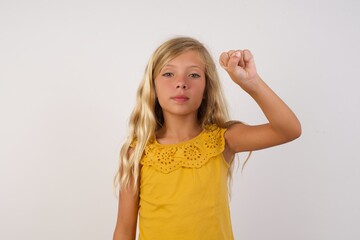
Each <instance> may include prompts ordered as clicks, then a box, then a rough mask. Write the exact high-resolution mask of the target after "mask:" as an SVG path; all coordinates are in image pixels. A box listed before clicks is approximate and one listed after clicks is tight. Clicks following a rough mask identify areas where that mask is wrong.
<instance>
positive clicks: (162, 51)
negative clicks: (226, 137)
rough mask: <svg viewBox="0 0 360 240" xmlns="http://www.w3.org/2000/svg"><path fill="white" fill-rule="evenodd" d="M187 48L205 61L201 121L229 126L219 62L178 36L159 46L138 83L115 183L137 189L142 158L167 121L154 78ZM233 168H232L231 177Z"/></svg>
mask: <svg viewBox="0 0 360 240" xmlns="http://www.w3.org/2000/svg"><path fill="white" fill-rule="evenodd" d="M187 51H197V52H198V53H199V54H200V56H201V57H202V59H203V61H204V64H205V77H206V86H205V92H204V100H203V102H202V103H201V105H200V107H199V109H198V121H199V124H201V125H202V127H203V129H206V127H207V126H208V125H209V124H216V125H217V126H219V127H222V128H226V127H228V124H227V122H228V120H229V115H228V111H227V106H226V103H225V99H224V97H223V92H222V88H221V85H220V80H219V76H218V73H217V70H216V65H215V63H214V61H213V59H212V57H211V55H210V53H209V52H208V50H207V49H206V48H205V47H204V45H203V44H202V43H200V42H199V41H197V40H195V39H193V38H189V37H177V38H173V39H170V40H168V41H166V42H164V43H163V44H162V45H160V46H159V47H158V48H157V49H156V50H155V52H154V53H153V54H152V56H151V58H150V60H149V62H148V64H147V66H146V69H145V73H144V76H143V79H142V81H141V83H140V85H139V88H138V91H137V95H136V105H135V108H134V110H133V111H132V113H131V117H130V121H129V133H128V137H127V139H126V141H125V143H124V144H123V145H122V147H121V150H120V164H119V169H118V172H117V174H116V176H115V180H114V181H115V186H117V185H118V184H120V188H122V187H125V188H127V187H129V186H130V184H131V183H132V186H133V188H134V190H136V189H137V187H138V186H137V184H138V179H139V174H140V173H139V172H140V160H141V157H142V155H143V152H144V149H145V146H146V145H147V143H148V142H152V141H154V139H155V132H156V130H158V129H160V128H161V127H162V125H163V124H164V119H163V115H162V109H161V107H160V105H159V103H158V101H157V99H156V95H155V85H154V80H155V77H156V76H157V75H158V74H159V73H160V71H161V69H162V68H163V67H164V66H165V65H166V64H167V63H168V62H169V61H171V60H172V59H174V58H175V57H177V56H179V55H180V54H182V53H184V52H187ZM135 142H136V144H135ZM231 174H232V171H231V169H230V170H229V177H230V179H231Z"/></svg>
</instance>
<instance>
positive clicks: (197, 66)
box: [164, 64, 202, 69]
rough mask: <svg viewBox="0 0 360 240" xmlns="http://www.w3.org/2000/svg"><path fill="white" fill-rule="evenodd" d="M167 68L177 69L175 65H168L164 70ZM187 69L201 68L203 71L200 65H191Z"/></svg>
mask: <svg viewBox="0 0 360 240" xmlns="http://www.w3.org/2000/svg"><path fill="white" fill-rule="evenodd" d="M166 67H176V66H175V65H172V64H166V65H165V66H164V68H166ZM187 68H199V69H202V68H201V67H200V66H199V65H190V66H188V67H187Z"/></svg>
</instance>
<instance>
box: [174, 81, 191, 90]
mask: <svg viewBox="0 0 360 240" xmlns="http://www.w3.org/2000/svg"><path fill="white" fill-rule="evenodd" d="M176 88H181V89H187V88H188V86H187V85H186V83H184V82H178V83H177V84H176Z"/></svg>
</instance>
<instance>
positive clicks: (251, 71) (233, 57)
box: [220, 50, 301, 155]
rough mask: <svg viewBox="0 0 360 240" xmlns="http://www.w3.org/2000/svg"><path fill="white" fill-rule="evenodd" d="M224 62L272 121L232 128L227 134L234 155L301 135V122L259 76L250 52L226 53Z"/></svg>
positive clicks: (230, 72) (221, 58)
mask: <svg viewBox="0 0 360 240" xmlns="http://www.w3.org/2000/svg"><path fill="white" fill-rule="evenodd" d="M220 63H221V65H222V67H223V68H224V69H225V70H226V71H227V72H228V73H229V75H230V77H231V78H232V80H233V81H234V82H235V83H236V84H238V85H239V86H240V87H241V88H242V89H243V90H244V91H246V92H247V93H248V94H249V95H250V96H251V97H252V98H253V99H254V100H255V101H256V102H257V104H258V105H259V107H260V108H261V110H262V111H263V113H264V114H265V116H266V118H267V119H268V121H269V122H268V123H266V124H262V125H257V126H249V125H245V124H240V123H238V124H233V125H232V126H230V127H229V128H228V130H227V131H226V133H225V139H226V142H227V148H228V152H229V153H230V155H231V154H234V153H237V152H242V151H253V150H259V149H263V148H267V147H271V146H275V145H279V144H282V143H286V142H289V141H292V140H294V139H296V138H298V137H299V136H300V135H301V125H300V122H299V120H298V119H297V117H296V116H295V114H294V113H293V112H292V110H291V109H290V108H289V107H288V106H287V105H286V104H285V103H284V102H283V101H282V100H281V99H280V98H279V97H278V96H277V95H276V94H275V93H274V92H273V91H272V90H271V89H270V87H268V86H267V85H266V83H265V82H264V81H263V80H262V79H261V78H260V76H259V75H258V74H257V71H256V68H255V62H254V59H253V56H252V54H251V52H250V51H249V50H244V51H240V50H238V51H229V52H227V53H223V54H222V55H221V57H220Z"/></svg>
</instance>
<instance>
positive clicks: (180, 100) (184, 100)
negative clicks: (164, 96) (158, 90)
mask: <svg viewBox="0 0 360 240" xmlns="http://www.w3.org/2000/svg"><path fill="white" fill-rule="evenodd" d="M171 99H172V100H174V101H176V102H186V101H187V100H189V98H188V97H186V96H184V95H179V96H175V97H172V98H171Z"/></svg>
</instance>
